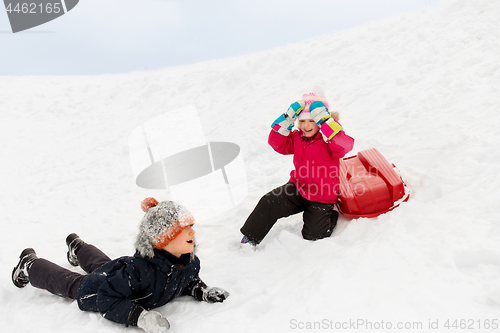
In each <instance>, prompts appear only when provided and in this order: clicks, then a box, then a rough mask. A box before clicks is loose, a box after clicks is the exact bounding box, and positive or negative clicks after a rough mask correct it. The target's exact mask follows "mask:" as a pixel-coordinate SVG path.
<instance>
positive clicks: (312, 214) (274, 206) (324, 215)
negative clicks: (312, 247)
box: [240, 182, 339, 243]
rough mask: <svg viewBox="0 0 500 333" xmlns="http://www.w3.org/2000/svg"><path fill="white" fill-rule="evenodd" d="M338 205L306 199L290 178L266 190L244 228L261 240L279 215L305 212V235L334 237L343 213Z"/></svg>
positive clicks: (250, 236) (246, 231) (314, 238)
mask: <svg viewBox="0 0 500 333" xmlns="http://www.w3.org/2000/svg"><path fill="white" fill-rule="evenodd" d="M334 206H335V205H334V204H327V203H321V202H315V201H310V200H307V199H305V198H304V197H302V196H301V195H300V193H299V191H298V189H297V187H296V186H295V185H294V184H293V183H291V182H289V183H286V184H285V185H283V186H280V187H277V188H275V189H274V190H272V191H271V192H269V193H267V194H265V195H264V196H263V197H262V198H261V199H260V201H259V203H258V204H257V206H256V207H255V208H254V210H253V212H252V213H251V214H250V216H249V217H248V219H247V220H246V222H245V224H244V225H243V227H242V228H241V229H240V231H241V233H242V234H243V235H245V236H247V237H248V238H249V239H250V240H252V241H254V242H256V243H260V242H261V241H262V240H263V239H264V237H265V236H266V235H267V233H268V232H269V230H271V228H272V227H273V226H274V224H275V223H276V221H277V220H278V219H280V218H282V217H287V216H290V215H293V214H297V213H300V212H304V214H303V216H302V219H303V221H304V225H303V227H302V237H304V238H305V239H308V240H317V239H321V238H325V237H330V236H331V234H332V232H333V229H334V228H335V226H336V225H337V219H338V216H339V213H338V212H337V211H335V210H334Z"/></svg>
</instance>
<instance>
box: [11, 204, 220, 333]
mask: <svg viewBox="0 0 500 333" xmlns="http://www.w3.org/2000/svg"><path fill="white" fill-rule="evenodd" d="M142 209H143V210H144V211H145V212H146V214H145V215H144V218H143V219H142V221H141V224H140V230H139V236H138V238H137V242H136V244H135V245H136V250H137V251H136V253H135V254H134V256H132V257H121V258H118V259H115V260H111V259H110V258H109V257H108V256H107V255H105V254H104V253H103V252H101V251H100V250H99V249H98V248H96V247H95V246H93V245H90V244H87V243H85V242H84V241H83V240H82V239H81V238H80V237H78V235H76V234H71V235H69V236H68V237H67V239H66V244H67V245H68V261H69V263H70V264H71V265H73V266H80V267H81V268H82V269H83V270H84V271H85V272H87V273H88V274H87V275H82V274H79V273H75V272H72V271H70V270H67V269H65V268H62V267H60V266H58V265H56V264H54V263H52V262H50V261H48V260H45V259H39V258H38V257H37V256H36V253H35V251H34V250H33V249H31V248H27V249H25V250H24V251H23V252H22V253H21V255H20V260H19V263H18V264H17V266H16V267H14V270H13V272H12V281H13V282H14V284H15V285H16V286H17V287H19V288H23V287H25V286H26V285H27V284H28V283H31V285H33V286H34V287H37V288H41V289H45V290H47V291H49V292H51V293H53V294H55V295H59V296H62V297H67V298H71V299H76V300H77V302H78V306H79V307H80V309H81V310H83V311H96V312H97V311H98V312H100V313H101V315H102V316H103V317H104V318H106V319H109V320H111V321H114V322H117V323H121V324H126V325H127V326H128V325H131V326H138V327H140V328H142V329H143V330H145V331H146V332H148V333H159V332H165V331H167V330H168V329H169V328H170V324H169V322H168V320H167V319H166V318H164V317H163V316H162V315H161V314H160V313H159V312H156V311H150V310H151V309H153V308H157V307H160V306H163V305H165V304H166V303H168V302H170V301H171V300H173V299H174V298H175V297H177V296H179V295H191V296H193V297H194V298H195V299H197V300H198V301H205V302H209V303H214V302H223V301H224V300H225V299H226V298H227V297H228V296H229V293H228V292H226V291H224V290H222V289H220V288H210V287H207V285H206V284H205V283H204V282H203V281H202V280H201V279H200V277H199V276H198V273H199V271H200V260H199V259H198V257H197V256H195V255H194V234H195V231H194V229H193V228H192V227H193V225H194V218H193V216H192V215H191V214H190V213H189V212H188V211H187V210H186V209H185V208H184V207H183V206H181V205H179V204H177V203H175V202H172V201H163V202H161V203H158V201H156V200H155V199H153V198H147V199H145V200H144V201H143V202H142Z"/></svg>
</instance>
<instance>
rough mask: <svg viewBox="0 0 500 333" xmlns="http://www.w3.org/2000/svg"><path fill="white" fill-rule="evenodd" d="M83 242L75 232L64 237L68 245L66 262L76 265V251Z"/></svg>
mask: <svg viewBox="0 0 500 333" xmlns="http://www.w3.org/2000/svg"><path fill="white" fill-rule="evenodd" d="M84 244H85V242H84V241H83V240H82V239H81V238H80V237H79V236H78V235H77V234H75V233H73V234H70V235H69V236H68V237H66V245H68V253H67V257H68V262H69V263H70V264H71V265H73V266H78V265H79V264H80V263H79V262H78V257H77V256H76V251H78V250H79V249H80V248H81V247H82V245H84Z"/></svg>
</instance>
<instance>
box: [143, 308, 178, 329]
mask: <svg viewBox="0 0 500 333" xmlns="http://www.w3.org/2000/svg"><path fill="white" fill-rule="evenodd" d="M137 327H139V328H142V329H143V330H145V331H146V332H147V333H164V332H166V331H168V329H169V328H170V323H169V322H168V320H167V318H165V317H163V316H162V315H161V313H159V312H156V311H146V310H143V311H142V312H141V314H140V316H139V319H138V320H137Z"/></svg>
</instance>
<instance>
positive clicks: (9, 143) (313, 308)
mask: <svg viewBox="0 0 500 333" xmlns="http://www.w3.org/2000/svg"><path fill="white" fill-rule="evenodd" d="M499 16H500V3H499V2H498V1H492V0H449V1H446V2H445V4H443V5H442V6H441V7H439V8H437V9H432V10H427V11H422V12H418V13H411V14H406V15H402V16H398V17H395V18H392V19H388V20H384V21H381V22H377V23H374V24H370V25H365V26H362V27H359V28H355V29H351V30H347V31H343V32H341V33H336V34H332V35H328V36H323V37H320V38H315V39H311V40H307V41H304V42H302V43H298V44H293V45H289V46H287V47H283V48H279V49H273V50H270V51H267V52H262V53H258V54H251V55H247V56H243V57H238V58H232V59H225V60H221V61H211V62H205V63H199V64H196V65H191V66H185V67H175V68H166V69H163V70H160V71H153V72H137V73H130V74H123V75H101V76H81V77H1V78H0V112H1V122H0V138H1V141H2V142H3V144H2V148H1V150H0V154H1V155H0V158H1V164H0V175H1V179H2V180H1V184H2V190H1V191H0V207H1V209H0V218H1V221H2V222H1V223H2V227H3V232H2V233H1V235H0V253H2V255H1V257H0V270H1V274H0V327H2V332H34V331H35V332H39V333H45V332H51V333H52V332H75V333H76V332H140V331H139V330H138V329H135V328H128V329H127V328H125V327H123V326H120V325H116V324H114V323H111V322H109V321H107V320H105V319H103V318H101V317H100V316H99V315H98V314H95V313H86V312H81V311H80V310H78V306H77V305H76V303H75V302H72V301H69V300H65V299H61V298H59V297H56V296H53V295H50V294H48V293H47V292H45V291H42V290H37V289H35V288H32V287H31V286H28V287H26V288H24V289H22V290H19V289H17V288H16V287H14V285H13V284H12V283H11V280H10V274H11V270H12V267H13V266H14V265H15V264H16V262H17V258H18V255H19V253H20V252H21V250H23V249H24V248H25V247H34V248H35V250H36V251H37V253H38V254H39V256H41V257H44V258H47V259H50V260H52V261H54V262H56V263H58V264H61V265H63V266H65V267H67V268H70V266H69V264H68V263H67V262H66V245H65V242H64V240H65V237H66V236H67V235H68V234H69V233H71V232H77V233H79V234H80V235H81V236H82V238H83V239H84V240H86V241H88V242H91V243H93V244H95V245H97V246H99V247H100V248H101V249H103V250H104V251H105V252H106V253H108V254H109V255H110V256H111V257H118V256H122V255H128V254H132V253H133V243H134V241H135V235H136V232H137V226H138V224H139V221H140V219H141V217H142V215H143V213H142V211H141V210H140V201H141V200H142V199H144V198H145V197H147V196H154V197H156V198H157V199H159V200H162V199H166V198H165V192H164V191H161V190H145V189H141V188H139V187H137V186H136V185H135V180H134V176H133V174H132V171H131V170H132V169H131V165H130V160H129V153H128V144H127V138H128V136H129V134H130V133H131V131H132V130H133V129H134V128H136V127H137V126H139V125H140V124H141V123H143V122H145V121H147V120H149V119H152V118H154V117H156V116H158V115H161V114H163V113H165V112H168V111H172V110H175V109H177V108H180V107H183V106H185V105H187V104H194V105H196V106H197V108H198V111H199V115H200V119H201V121H202V124H203V126H204V132H205V136H206V138H207V140H211V141H228V142H234V143H236V144H238V145H239V146H240V147H241V153H242V154H243V158H244V161H245V167H246V172H247V180H248V196H247V197H246V199H245V200H244V201H243V203H241V204H239V205H238V206H237V207H236V208H235V209H232V210H229V211H227V212H226V213H224V214H222V215H219V216H217V217H214V218H210V219H205V220H203V221H201V222H200V223H198V224H197V225H196V228H195V229H196V230H197V240H198V244H199V246H198V256H199V257H200V259H201V262H202V271H201V277H202V278H203V279H204V280H205V281H206V282H207V283H208V284H209V285H214V286H219V287H222V288H225V289H227V290H228V291H230V293H231V296H230V298H229V299H228V300H227V301H226V302H224V303H222V304H206V303H198V302H196V301H194V300H192V299H190V298H188V297H184V298H179V299H177V300H175V301H174V302H172V303H170V304H167V305H166V306H164V307H163V308H160V309H159V310H160V312H162V313H163V314H164V315H165V316H166V317H167V318H168V319H169V320H170V322H171V325H172V330H171V331H172V332H186V331H188V330H189V331H190V332H240V331H241V332H289V331H304V330H308V331H309V329H308V328H316V329H317V330H318V331H334V330H337V331H339V329H338V328H343V329H344V330H345V331H353V332H357V331H359V332H363V331H396V332H397V331H399V332H407V331H415V332H427V331H428V332H435V331H450V332H455V331H462V330H463V331H471V329H473V331H474V332H493V331H497V332H498V330H499V328H498V327H497V329H496V330H495V329H493V328H494V326H495V323H496V325H500V225H499V218H498V215H499V213H500V208H499V206H500V205H499V204H498V200H499V199H500V193H499V192H500V191H499V189H500V178H499V177H498V174H499V172H500V131H499V128H500V57H499V55H500V23H499V21H498V17H499ZM317 84H319V85H321V86H323V87H324V89H325V92H326V95H327V97H328V98H329V102H330V105H331V106H333V109H336V110H337V111H339V112H340V117H341V123H342V124H343V126H344V128H345V130H346V132H347V133H348V134H350V135H351V136H353V137H354V138H355V139H356V144H355V148H354V151H353V152H352V153H351V154H350V155H352V154H354V153H355V152H356V151H359V150H364V149H368V148H371V147H375V148H377V149H378V150H379V151H380V152H381V153H382V154H383V155H384V156H385V157H386V158H387V159H388V160H389V161H391V162H392V163H394V164H395V165H397V166H398V168H399V169H400V171H401V172H402V176H403V178H404V179H405V181H406V182H407V184H408V185H409V187H410V189H411V191H412V195H411V198H410V200H409V201H408V202H407V203H404V204H402V205H401V206H400V207H399V208H397V209H395V210H394V211H392V212H390V213H388V214H385V215H382V216H380V217H378V218H374V219H363V218H362V219H354V220H350V219H346V218H341V220H340V221H339V225H338V226H337V228H336V231H335V232H334V234H333V235H332V237H331V238H328V239H324V240H321V241H317V242H309V241H305V240H303V239H302V238H301V237H300V229H301V216H299V215H297V216H293V217H290V218H287V219H286V220H283V221H281V222H280V223H278V224H277V225H276V226H275V228H274V229H273V230H272V231H271V233H270V234H269V235H268V237H267V238H266V239H265V240H264V241H263V243H262V244H261V245H260V247H259V249H258V251H256V252H252V253H246V252H241V251H239V250H238V247H239V240H240V238H241V235H240V233H239V228H240V227H241V225H242V224H243V223H244V221H245V219H246V217H247V216H248V214H249V213H250V212H251V210H252V209H253V207H254V206H255V204H256V203H257V201H258V200H259V198H260V197H261V196H262V195H263V194H264V193H266V192H267V191H269V190H270V189H272V188H273V187H275V186H279V185H281V184H283V183H284V182H285V181H286V180H287V179H288V174H289V171H290V169H291V167H292V162H291V157H287V156H281V155H278V154H277V153H275V152H274V151H273V150H272V149H271V148H270V147H269V146H268V145H267V134H268V131H269V129H270V124H271V123H272V121H273V120H274V119H275V118H276V117H277V116H278V115H279V114H280V113H282V112H283V111H284V110H286V108H287V107H288V105H289V104H290V103H291V102H293V101H295V100H296V99H298V98H299V97H300V96H301V94H302V93H304V92H308V91H309V90H310V89H311V87H313V86H314V85H317ZM173 120H174V119H173ZM178 120H179V123H178V125H179V126H186V124H187V123H189V120H186V119H182V118H181V115H179V119H178ZM186 135H189V130H187V134H186ZM71 269H74V268H71ZM447 320H449V321H448V325H449V329H447V328H446V327H445V325H446V323H447ZM455 320H458V321H456V322H455ZM454 324H455V325H456V327H454V326H453V325H454ZM461 325H462V326H461Z"/></svg>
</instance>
